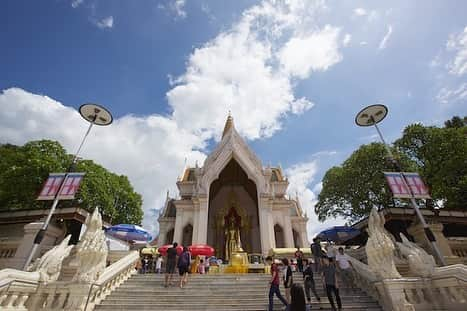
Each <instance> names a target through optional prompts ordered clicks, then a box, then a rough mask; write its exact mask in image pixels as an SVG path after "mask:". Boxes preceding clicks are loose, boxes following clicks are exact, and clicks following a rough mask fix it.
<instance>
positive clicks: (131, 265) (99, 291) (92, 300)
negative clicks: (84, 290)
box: [86, 251, 140, 310]
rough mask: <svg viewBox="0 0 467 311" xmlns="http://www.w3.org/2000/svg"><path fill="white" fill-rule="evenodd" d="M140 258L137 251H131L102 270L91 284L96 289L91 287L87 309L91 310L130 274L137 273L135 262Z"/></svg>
mask: <svg viewBox="0 0 467 311" xmlns="http://www.w3.org/2000/svg"><path fill="white" fill-rule="evenodd" d="M139 259H140V257H139V253H138V252H137V251H133V252H131V253H130V254H128V255H127V256H125V257H123V258H122V259H120V260H119V261H117V262H116V263H114V264H112V265H110V266H109V267H107V268H106V269H105V270H104V273H102V275H101V276H100V277H99V279H98V280H97V282H96V283H94V284H93V287H94V286H95V288H96V290H95V291H94V290H93V288H92V287H91V289H90V291H89V295H88V299H87V302H86V304H87V310H93V309H94V306H95V305H96V304H98V303H99V302H100V301H102V300H103V299H104V298H105V297H106V296H107V295H108V294H110V293H111V292H112V291H113V290H114V289H116V288H117V287H119V286H120V285H121V284H122V283H123V282H125V281H126V280H127V279H128V278H129V277H130V276H131V275H132V274H135V273H137V271H136V269H135V267H136V262H137V261H138V260H139Z"/></svg>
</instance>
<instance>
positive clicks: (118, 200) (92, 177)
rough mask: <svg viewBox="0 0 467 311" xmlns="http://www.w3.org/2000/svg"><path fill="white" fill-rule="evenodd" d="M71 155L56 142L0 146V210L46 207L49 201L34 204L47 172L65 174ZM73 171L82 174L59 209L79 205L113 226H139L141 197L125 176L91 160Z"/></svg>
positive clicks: (33, 142) (41, 141)
mask: <svg viewBox="0 0 467 311" xmlns="http://www.w3.org/2000/svg"><path fill="white" fill-rule="evenodd" d="M71 161H72V156H71V155H69V154H67V153H66V151H65V149H64V148H63V147H62V146H61V145H60V144H59V143H58V142H56V141H50V140H39V141H31V142H29V143H27V144H25V145H24V146H15V145H10V144H4V145H0V209H1V210H19V209H37V208H48V207H49V206H50V204H51V202H50V201H47V202H41V201H36V200H35V199H36V197H37V194H38V192H39V191H40V189H41V187H42V185H43V183H44V181H45V180H46V178H47V176H48V174H49V173H56V172H65V171H67V169H68V168H69V166H70V164H71ZM74 171H76V172H85V173H86V175H85V177H84V179H83V181H82V183H81V185H80V190H79V192H78V194H77V195H76V198H75V200H73V201H61V202H60V203H59V207H60V206H61V207H65V206H80V207H82V208H84V209H86V210H89V211H92V210H94V208H95V207H99V209H100V210H101V211H102V213H103V214H104V215H106V216H108V217H109V218H110V219H111V220H112V222H113V223H134V224H139V223H141V219H142V216H143V211H142V209H141V205H142V198H141V195H139V194H138V193H136V192H135V191H134V189H133V187H132V186H131V184H130V182H129V180H128V178H127V177H126V176H123V175H122V176H119V175H116V174H114V173H111V172H109V171H108V170H107V169H105V168H104V167H102V166H100V165H98V164H96V163H94V162H93V161H91V160H81V161H79V162H78V164H77V165H76V168H75V170H74Z"/></svg>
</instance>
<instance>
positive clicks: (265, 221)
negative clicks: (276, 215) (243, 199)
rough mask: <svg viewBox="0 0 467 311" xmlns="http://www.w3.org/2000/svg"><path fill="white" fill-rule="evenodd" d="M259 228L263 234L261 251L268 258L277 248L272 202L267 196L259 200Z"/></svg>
mask: <svg viewBox="0 0 467 311" xmlns="http://www.w3.org/2000/svg"><path fill="white" fill-rule="evenodd" d="M258 209H259V213H258V214H259V227H260V234H261V251H262V253H263V256H266V255H267V254H268V252H269V250H270V249H271V248H273V247H275V240H274V222H273V219H272V201H271V200H269V198H268V197H267V196H265V197H262V196H260V198H259V200H258Z"/></svg>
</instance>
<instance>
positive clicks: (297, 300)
mask: <svg viewBox="0 0 467 311" xmlns="http://www.w3.org/2000/svg"><path fill="white" fill-rule="evenodd" d="M290 295H291V300H290V304H289V305H288V306H287V309H286V311H310V309H311V308H310V306H309V305H307V304H306V302H305V295H304V294H303V287H302V285H300V284H297V283H294V284H292V287H291V289H290Z"/></svg>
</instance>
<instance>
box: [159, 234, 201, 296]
mask: <svg viewBox="0 0 467 311" xmlns="http://www.w3.org/2000/svg"><path fill="white" fill-rule="evenodd" d="M177 246H178V244H177V242H175V243H173V246H172V247H170V248H168V249H167V256H166V257H167V259H166V267H165V283H164V286H165V287H169V286H172V281H173V275H174V274H175V270H176V269H177V270H178V274H179V275H180V283H179V286H180V288H183V287H185V286H186V284H187V283H188V274H189V273H190V267H191V264H192V258H191V253H190V252H189V251H188V248H187V247H186V246H184V247H183V251H182V252H181V254H180V255H178V254H177ZM196 268H197V271H196V272H197V273H200V274H205V273H206V270H207V269H208V266H207V265H206V264H205V263H204V260H203V259H201V260H200V261H199V263H198V264H197V267H196Z"/></svg>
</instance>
